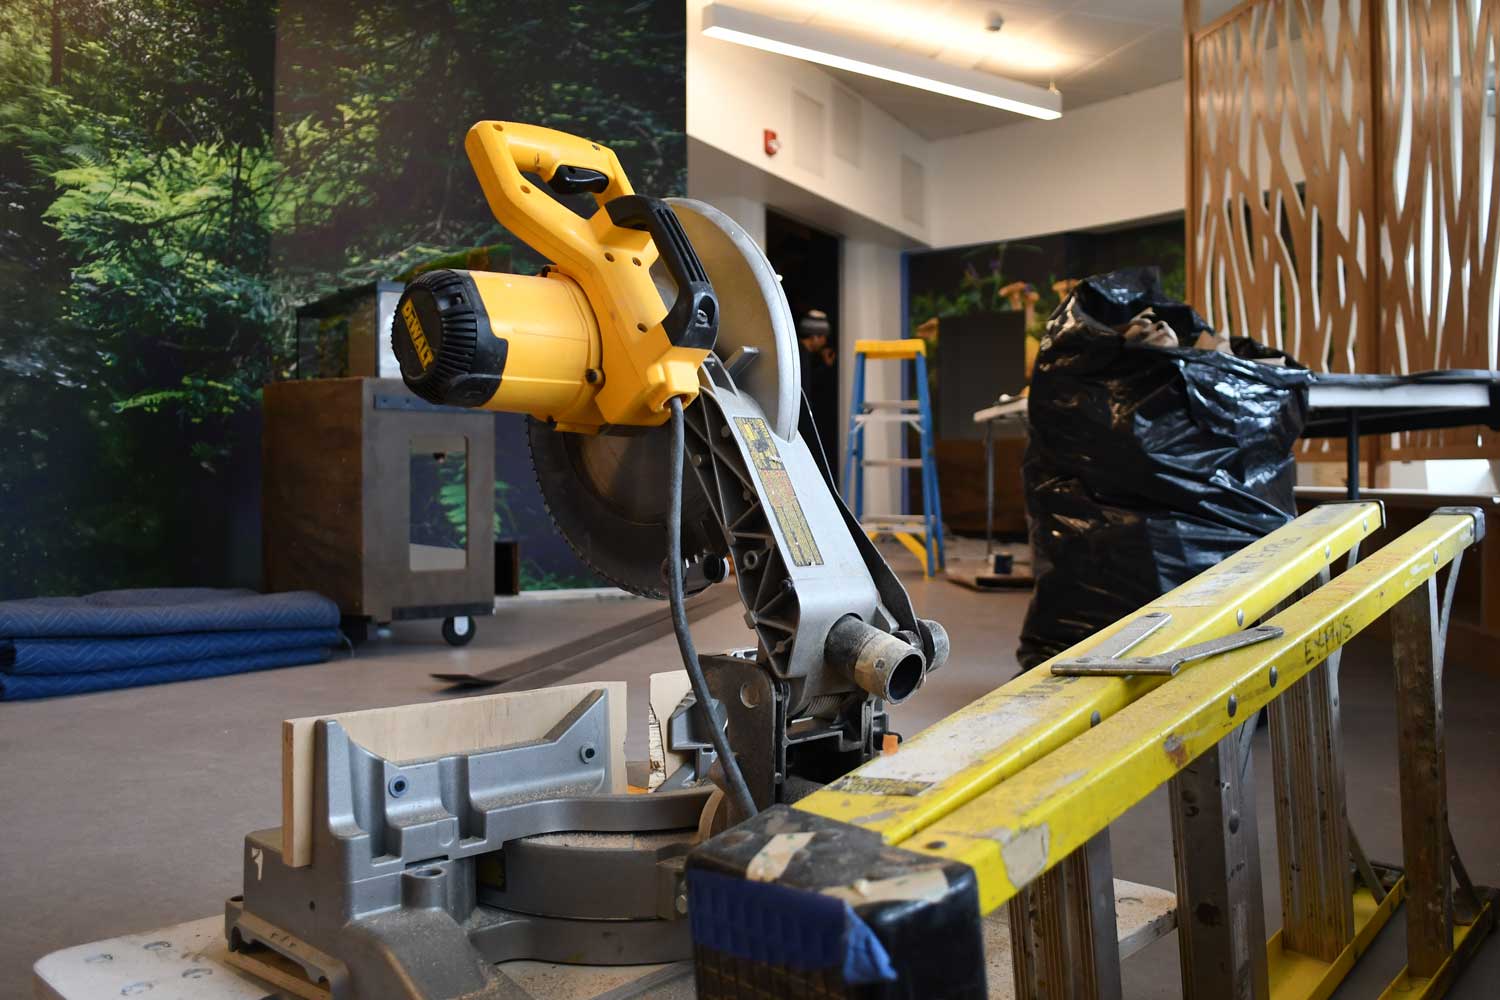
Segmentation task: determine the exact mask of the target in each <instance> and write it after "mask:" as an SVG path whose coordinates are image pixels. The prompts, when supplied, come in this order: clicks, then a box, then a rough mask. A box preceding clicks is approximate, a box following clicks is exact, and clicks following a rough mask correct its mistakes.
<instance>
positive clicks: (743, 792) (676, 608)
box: [667, 397, 756, 817]
mask: <svg viewBox="0 0 1500 1000" xmlns="http://www.w3.org/2000/svg"><path fill="white" fill-rule="evenodd" d="M671 407H672V472H671V476H672V478H671V482H670V483H669V488H670V490H671V504H670V506H669V507H668V510H667V566H668V570H667V584H668V586H667V600H668V602H669V603H670V604H671V606H672V630H673V631H675V632H676V633H677V646H678V648H679V649H681V650H682V665H683V667H685V668H686V669H687V675H688V682H689V683H690V684H692V686H693V697H694V698H695V699H696V700H697V703H698V711H699V712H701V713H703V719H704V725H705V726H706V727H707V728H708V735H709V739H710V740H711V741H712V742H713V745H714V753H715V754H717V755H718V758H719V766H720V767H722V768H723V769H724V780H725V781H726V782H728V784H729V794H730V795H732V796H734V801H735V805H736V806H738V807H739V810H740V812H741V813H743V814H744V815H745V816H746V817H750V816H754V815H755V813H756V809H755V799H754V798H752V797H751V795H750V786H748V785H746V784H745V776H744V775H743V774H741V773H740V763H739V761H737V760H735V757H734V753H733V751H732V750H731V749H730V746H729V737H728V736H726V735H725V733H724V730H723V729H721V728H720V727H719V724H718V723H717V722H716V721H715V719H714V717H713V712H711V711H710V710H709V705H710V704H712V698H711V696H710V695H709V691H708V681H707V679H706V678H704V676H703V665H702V664H701V663H699V662H698V651H697V649H696V648H695V647H694V646H693V633H692V632H690V631H688V620H687V607H686V602H687V597H686V596H685V587H684V585H683V582H682V574H683V563H682V466H683V462H684V458H685V456H686V454H687V431H686V427H685V421H684V420H683V417H682V400H681V399H678V398H675V397H674V398H673V399H672V402H671Z"/></svg>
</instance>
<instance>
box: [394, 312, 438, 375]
mask: <svg viewBox="0 0 1500 1000" xmlns="http://www.w3.org/2000/svg"><path fill="white" fill-rule="evenodd" d="M401 318H402V319H404V320H406V332H407V335H408V336H410V337H411V345H412V346H413V347H415V348H416V349H417V360H418V361H420V362H422V370H423V371H426V370H427V367H428V366H429V365H431V364H432V348H431V347H429V346H427V334H426V333H424V332H423V331H422V321H421V320H420V319H418V318H417V309H416V307H415V306H414V305H412V302H411V299H407V300H406V301H405V302H403V303H401Z"/></svg>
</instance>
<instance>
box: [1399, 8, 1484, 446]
mask: <svg viewBox="0 0 1500 1000" xmlns="http://www.w3.org/2000/svg"><path fill="white" fill-rule="evenodd" d="M1380 13H1381V24H1380V33H1381V38H1380V41H1381V45H1380V50H1379V52H1378V54H1377V55H1378V58H1377V59H1376V67H1377V74H1378V79H1377V81H1376V82H1377V87H1378V90H1377V105H1378V107H1379V109H1380V124H1379V135H1380V141H1379V143H1378V144H1377V151H1378V160H1377V164H1378V171H1379V173H1378V181H1377V185H1376V191H1377V194H1378V196H1379V199H1380V200H1379V207H1378V217H1379V220H1380V255H1379V265H1380V273H1379V282H1378V287H1379V290H1380V320H1379V322H1380V360H1381V364H1382V367H1383V368H1384V370H1386V371H1391V372H1414V371H1422V370H1423V369H1428V368H1494V367H1496V359H1495V347H1496V339H1495V334H1496V326H1497V323H1500V283H1497V281H1496V277H1497V274H1496V261H1497V255H1500V198H1497V197H1496V196H1497V195H1500V188H1497V184H1496V181H1497V178H1500V173H1497V170H1500V167H1497V163H1496V157H1495V122H1496V119H1495V110H1496V109H1495V69H1496V53H1497V51H1500V4H1496V3H1495V2H1494V0H1431V2H1429V0H1390V2H1383V3H1382V4H1381V10H1380ZM1404 438H1405V439H1404V440H1399V441H1392V442H1390V443H1389V444H1386V443H1382V446H1381V447H1382V451H1383V453H1384V456H1385V457H1387V458H1392V459H1405V458H1439V457H1443V458H1480V457H1485V458H1488V457H1492V456H1497V455H1500V448H1497V447H1496V444H1500V440H1496V439H1497V438H1500V435H1496V434H1494V433H1493V432H1490V433H1489V434H1488V438H1489V439H1491V440H1490V442H1489V443H1488V444H1486V434H1484V433H1482V432H1480V431H1475V430H1469V429H1465V430H1456V431H1424V432H1420V433H1414V434H1409V435H1404Z"/></svg>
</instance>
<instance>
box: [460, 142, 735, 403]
mask: <svg viewBox="0 0 1500 1000" xmlns="http://www.w3.org/2000/svg"><path fill="white" fill-rule="evenodd" d="M464 149H465V151H466V152H467V153H468V155H469V162H470V163H471V164H472V165H473V167H474V172H475V174H476V175H477V176H478V178H479V184H480V187H481V188H483V190H484V196H485V199H486V201H488V202H489V206H490V210H491V211H492V212H493V213H494V215H495V218H496V219H497V220H499V222H500V224H501V225H503V226H505V227H506V228H507V229H509V230H510V231H511V232H513V233H515V234H516V235H517V236H518V237H520V238H521V239H522V240H524V241H525V242H526V243H527V244H528V245H529V246H530V247H531V248H532V249H534V250H536V251H537V252H538V253H540V254H542V255H543V256H544V257H546V258H547V259H548V260H550V261H552V262H553V264H554V265H555V267H556V269H557V270H558V271H560V272H562V273H563V274H565V275H567V276H568V277H570V278H572V279H573V280H574V281H576V282H577V283H578V285H579V287H581V288H582V289H583V292H584V296H585V297H586V298H587V299H588V302H589V305H590V306H591V307H592V308H593V311H594V315H595V318H596V320H597V322H598V325H599V336H600V346H601V359H602V365H603V369H604V385H603V387H602V388H601V389H600V390H599V392H598V394H597V395H596V396H595V399H594V402H595V404H596V406H597V408H598V416H599V420H598V423H599V424H611V425H630V426H656V425H659V424H662V423H664V422H665V421H666V419H667V412H668V411H667V408H666V404H667V401H668V400H670V399H671V398H673V397H674V396H675V397H680V398H681V399H682V400H683V402H684V403H685V404H686V403H689V402H691V401H692V400H693V399H695V398H697V395H698V366H699V365H700V364H701V363H702V362H703V359H704V357H705V356H707V354H708V352H709V350H710V349H712V347H713V330H714V329H716V327H717V319H718V317H717V306H716V304H715V303H714V300H713V295H712V289H711V288H710V287H707V281H706V277H705V278H704V279H703V287H695V285H696V281H697V278H698V277H699V276H701V274H702V267H701V265H698V264H697V260H696V257H695V256H693V255H692V248H691V246H690V245H689V244H687V240H686V238H685V237H683V238H682V240H681V241H680V243H679V242H678V241H677V240H676V239H675V238H673V234H672V230H671V227H672V226H673V225H674V224H675V222H676V220H675V218H673V219H670V220H667V219H663V218H661V217H660V214H659V213H650V212H643V211H639V210H637V211H632V212H626V213H621V212H620V211H618V210H617V211H616V212H615V213H613V215H612V213H611V212H610V211H608V210H607V209H606V206H607V205H608V204H609V203H610V202H612V201H615V200H616V199H624V202H623V204H627V205H634V204H636V203H638V201H640V200H641V199H637V198H636V196H635V193H634V191H633V190H632V189H631V187H630V182H629V181H628V180H627V179H626V177H625V171H624V169H623V168H622V167H621V166H620V161H619V160H618V159H617V158H616V157H615V154H614V153H613V152H612V151H611V150H609V149H607V148H606V147H604V146H601V145H599V144H598V143H594V142H590V141H588V140H587V139H583V138H580V137H578V136H573V135H568V134H567V133H565V132H558V131H556V130H554V129H548V128H541V127H539V126H536V125H526V124H521V123H516V122H498V121H484V122H480V123H478V124H477V125H475V126H474V127H473V128H471V129H470V130H469V134H468V136H467V138H466V139H465V140H464ZM522 171H526V172H530V173H533V174H535V175H537V176H538V177H540V178H541V179H542V180H543V181H544V182H547V183H549V184H550V183H552V181H553V180H554V178H555V177H557V176H558V175H559V171H562V172H563V176H565V177H567V178H568V187H569V188H570V189H573V190H577V189H579V187H581V186H582V187H586V188H587V189H592V188H594V187H598V186H599V185H598V184H597V183H593V184H587V185H579V184H578V183H577V182H576V181H575V180H573V178H574V177H575V176H577V175H586V176H587V175H596V176H595V180H596V181H597V178H598V177H602V178H603V187H602V190H594V191H593V194H594V199H595V201H596V202H597V203H598V205H599V210H598V211H596V212H595V213H594V214H593V216H592V217H590V218H588V219H584V218H582V217H580V216H579V215H577V214H576V213H575V212H573V211H572V210H571V209H569V208H568V207H567V206H565V205H563V204H561V203H560V202H558V201H557V200H556V199H554V198H552V197H551V196H550V195H549V194H548V193H547V192H545V191H540V190H538V189H537V188H536V186H535V185H534V184H532V183H531V182H530V181H528V180H527V178H526V177H525V176H523V173H522ZM668 214H670V213H668ZM617 219H618V221H617ZM638 227H641V228H638ZM676 233H677V234H680V233H681V229H680V227H677V229H676ZM664 243H665V244H667V247H666V258H665V262H666V263H667V264H668V265H669V267H670V269H671V270H672V272H673V277H674V279H675V280H676V281H677V283H678V290H679V291H678V295H679V300H682V299H684V298H686V300H687V303H688V305H686V306H684V305H682V303H681V301H679V303H678V305H677V306H676V307H674V310H675V313H674V314H670V315H672V316H673V318H674V319H675V320H676V322H674V323H668V322H667V320H668V318H669V311H668V309H667V306H666V304H664V303H663V302H662V298H661V294H660V293H659V292H658V291H657V289H656V285H655V283H654V282H653V281H652V279H651V265H652V264H654V263H655V262H656V260H657V259H658V257H660V256H662V253H661V250H660V249H659V247H661V245H662V244H664ZM684 250H685V251H686V253H685V254H684ZM694 265H696V267H697V274H694V273H693V270H694ZM705 291H706V295H705V294H704V293H705ZM684 323H685V324H686V325H684ZM669 328H670V329H669ZM674 337H675V339H674ZM705 340H706V343H705ZM594 429H598V428H597V427H595V428H594Z"/></svg>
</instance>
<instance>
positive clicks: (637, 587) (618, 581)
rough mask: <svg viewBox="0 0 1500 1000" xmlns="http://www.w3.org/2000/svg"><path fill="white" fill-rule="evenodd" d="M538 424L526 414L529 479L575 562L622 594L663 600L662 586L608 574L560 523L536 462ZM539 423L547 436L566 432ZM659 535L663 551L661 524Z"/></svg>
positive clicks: (664, 538)
mask: <svg viewBox="0 0 1500 1000" xmlns="http://www.w3.org/2000/svg"><path fill="white" fill-rule="evenodd" d="M540 423H541V422H540V421H538V420H537V419H536V418H535V417H529V416H528V417H527V418H526V452H527V456H528V457H529V458H530V459H531V475H532V478H533V479H534V480H535V481H536V485H537V491H538V492H539V493H541V495H542V507H543V508H544V509H545V510H546V511H547V518H548V519H549V520H550V521H551V522H552V526H553V527H554V528H556V529H557V533H558V534H559V535H561V536H562V539H563V541H565V542H567V543H568V548H570V549H572V550H573V554H574V555H575V556H577V557H578V560H579V562H581V563H583V564H584V565H585V566H586V567H588V569H589V570H590V571H591V572H592V573H594V574H596V575H597V576H599V577H600V578H601V579H603V580H604V581H605V582H606V583H608V584H610V585H611V586H614V587H619V588H620V589H621V590H623V591H625V592H626V593H630V594H635V595H636V596H637V597H648V598H651V599H652V600H657V601H664V600H666V598H667V593H666V590H665V589H664V588H651V587H648V586H644V585H642V584H640V583H639V582H638V581H631V580H626V579H622V578H621V575H620V574H617V573H612V572H610V570H609V569H608V568H606V567H604V566H601V565H599V563H598V562H597V561H596V560H595V559H594V558H592V556H591V554H590V553H589V552H586V551H584V547H583V546H581V545H579V544H578V542H577V541H576V540H575V539H574V537H573V532H572V531H571V530H570V529H571V528H572V526H571V525H569V524H566V523H564V519H563V518H561V517H559V516H558V512H557V507H556V505H555V503H554V500H553V496H552V493H551V490H550V487H549V485H548V482H547V477H545V476H543V475H542V473H541V471H540V467H539V465H538V455H537V448H536V438H537V434H538V430H537V425H538V424H540ZM542 426H543V427H544V428H545V429H544V431H543V432H544V433H546V434H548V435H559V434H564V433H567V432H565V431H557V430H553V429H551V428H547V427H545V425H542ZM579 488H580V489H581V488H582V486H581V484H580V485H579ZM661 534H662V541H661V544H662V551H663V552H665V551H666V526H665V525H663V526H662V528H661Z"/></svg>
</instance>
